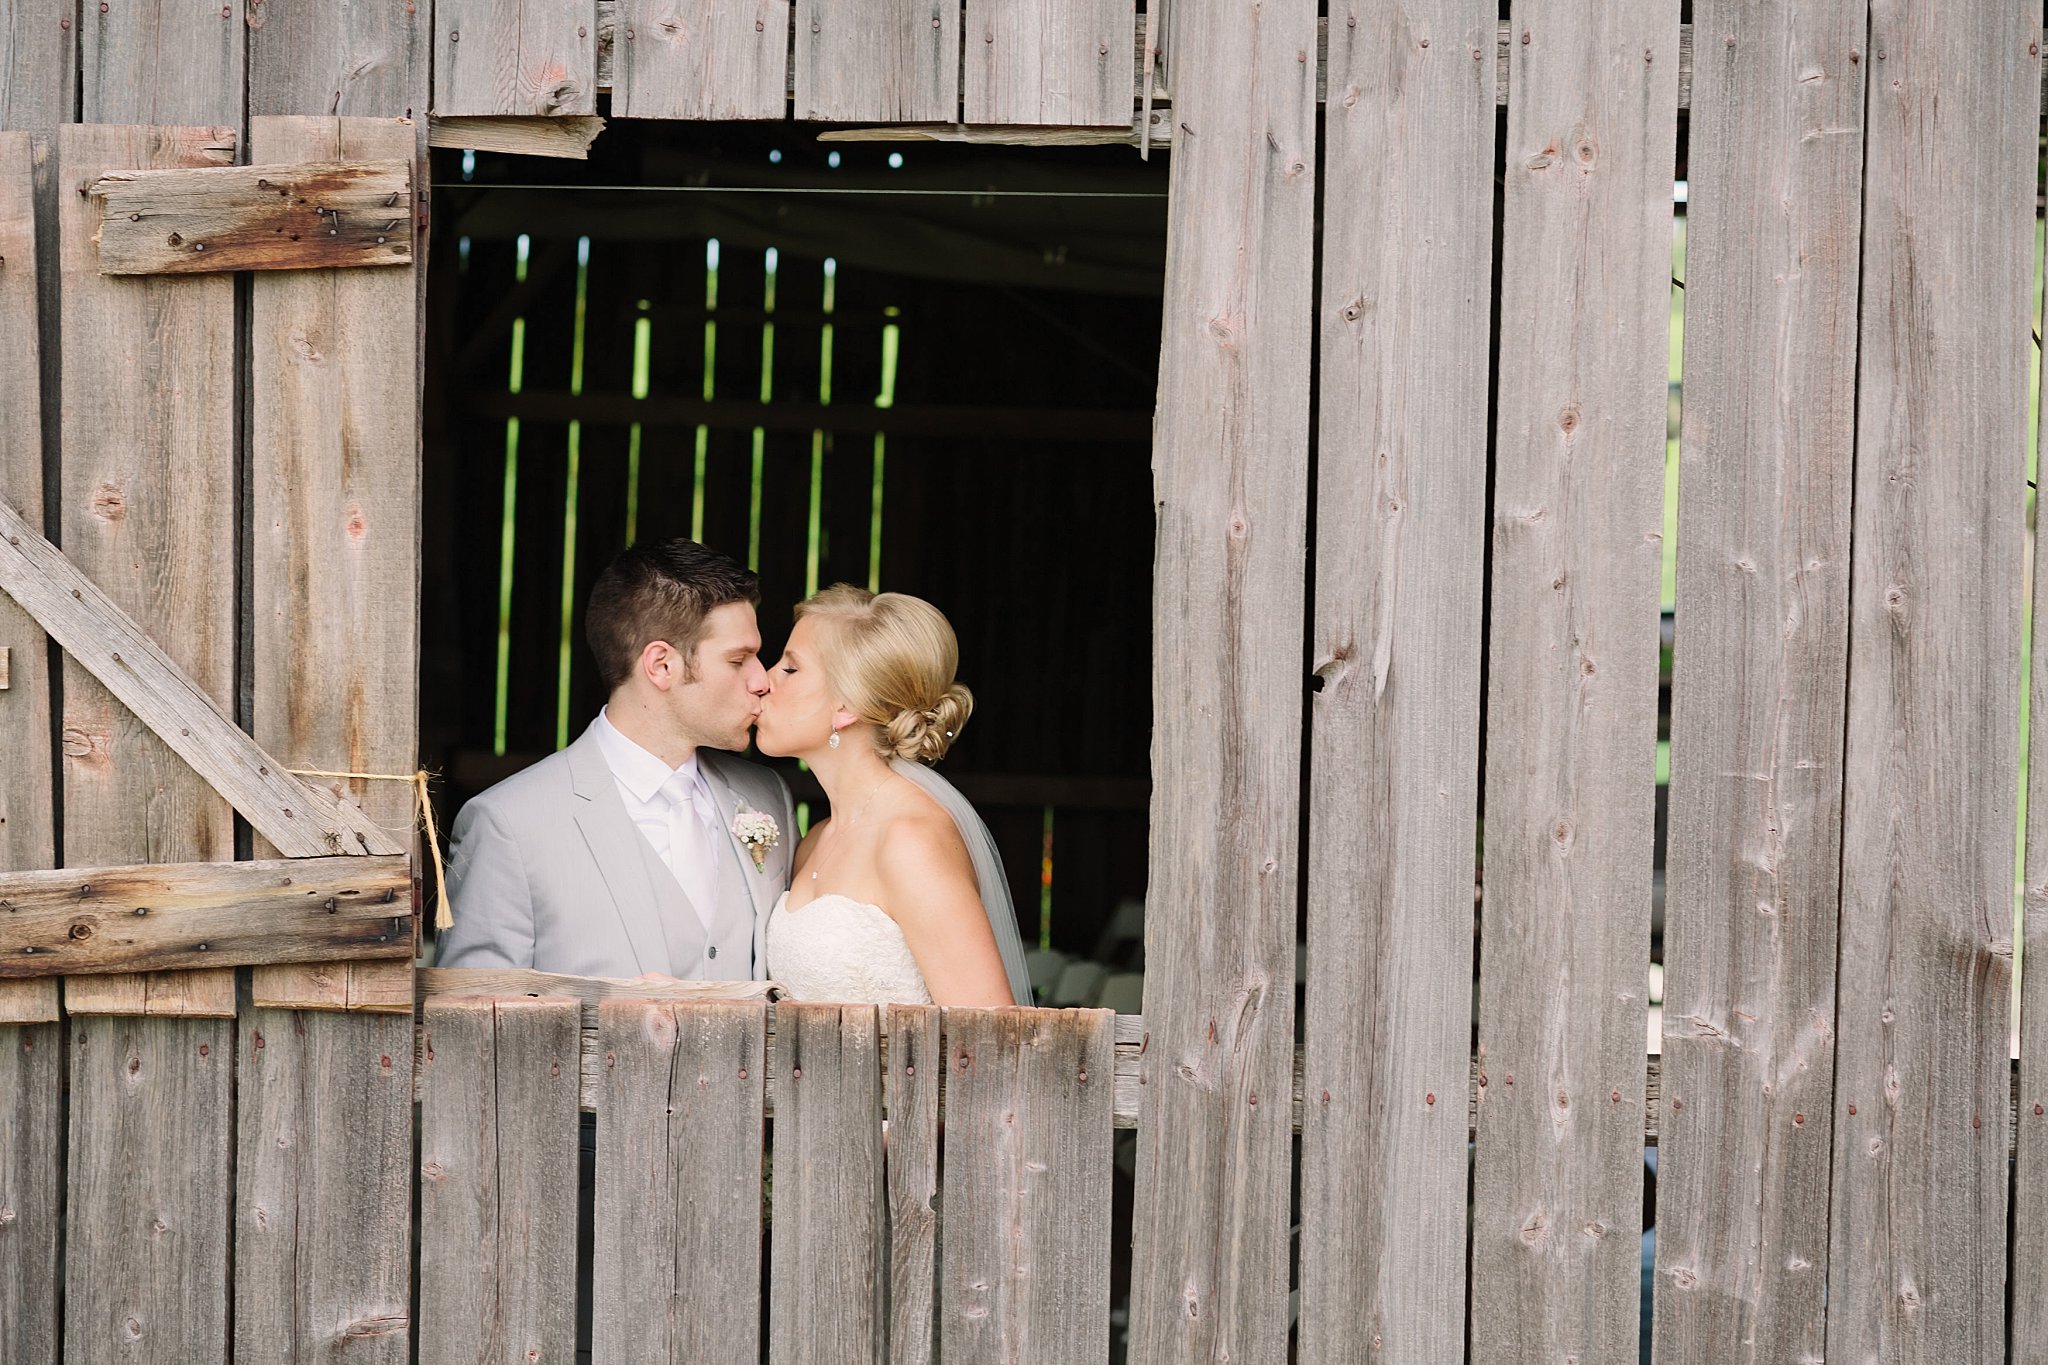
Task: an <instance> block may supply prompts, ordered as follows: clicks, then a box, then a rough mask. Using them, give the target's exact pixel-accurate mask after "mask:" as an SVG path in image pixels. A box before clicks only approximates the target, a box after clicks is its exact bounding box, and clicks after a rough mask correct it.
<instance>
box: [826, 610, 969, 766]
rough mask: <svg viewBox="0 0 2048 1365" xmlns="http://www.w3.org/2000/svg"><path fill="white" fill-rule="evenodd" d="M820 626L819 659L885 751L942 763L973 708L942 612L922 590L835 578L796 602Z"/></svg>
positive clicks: (891, 755)
mask: <svg viewBox="0 0 2048 1365" xmlns="http://www.w3.org/2000/svg"><path fill="white" fill-rule="evenodd" d="M796 614H797V618H798V619H799V620H802V619H804V618H809V619H810V620H811V621H812V622H813V623H814V629H815V632H816V640H817V648H818V655H819V659H818V661H819V664H820V665H821V666H822V667H823V668H824V670H825V676H826V677H827V678H829V679H830V680H831V683H832V688H833V690H834V691H835V692H837V693H838V694H839V697H840V700H842V701H843V702H844V703H845V704H846V705H847V707H849V708H850V709H851V710H852V711H853V713H854V714H855V715H857V716H859V717H860V718H861V720H863V721H865V722H866V723H867V724H868V725H870V726H871V727H873V731H874V735H875V744H876V747H877V748H878V749H879V750H880V751H881V753H882V755H883V756H884V757H886V758H902V759H908V760H910V761H912V762H917V763H937V762H938V761H939V760H940V759H942V758H944V757H945V756H946V751H947V750H948V749H950V748H952V747H953V741H954V740H956V739H958V738H959V737H960V732H961V731H962V730H964V729H965V728H966V727H967V718H968V717H969V716H971V715H973V714H974V694H973V693H972V692H970V691H968V690H967V688H966V686H965V685H963V684H962V683H960V682H959V681H958V680H957V679H955V678H954V676H953V674H954V671H955V670H956V669H958V668H959V666H960V645H959V641H958V640H957V639H956V638H955V637H954V635H953V627H952V625H951V624H950V623H949V622H948V621H947V620H946V617H945V613H943V612H941V611H940V610H939V609H938V608H937V607H935V606H933V605H932V604H931V603H929V602H927V601H925V600H924V599H923V598H920V597H911V596H909V595H908V594H906V593H900V592H885V593H882V594H880V595H876V594H874V593H871V592H869V591H867V590H866V589H865V588H856V587H853V586H851V585H850V584H846V583H839V584H835V585H834V586H832V587H829V588H827V589H825V590H824V591H823V592H821V593H819V594H818V595H817V596H815V597H812V598H811V599H809V600H808V601H806V602H802V603H800V604H798V606H797V609H796Z"/></svg>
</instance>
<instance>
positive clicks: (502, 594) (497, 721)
mask: <svg viewBox="0 0 2048 1365" xmlns="http://www.w3.org/2000/svg"><path fill="white" fill-rule="evenodd" d="M532 250H533V239H532V238H531V237H529V236H528V235H527V234H525V233H523V232H522V233H520V234H519V244H518V251H517V256H516V262H515V264H514V266H513V273H512V278H513V280H514V281H515V282H516V283H519V284H524V283H526V262H527V259H528V257H529V256H530V255H531V254H532ZM525 368H526V319H525V318H523V317H516V318H514V319H512V365H511V373H510V374H509V375H508V376H507V379H506V388H507V390H508V391H509V392H512V393H518V392H519V385H520V380H521V378H522V376H523V373H524V371H525ZM518 511H519V419H518V418H517V417H507V418H506V419H505V495H504V519H503V522H502V524H501V525H500V526H499V529H498V660H497V663H498V667H497V678H496V684H497V695H496V698H495V702H494V706H493V712H492V725H491V748H492V752H493V753H496V754H499V755H501V756H502V755H503V754H504V752H505V717H506V707H507V701H508V699H509V697H510V695H511V691H512V549H513V535H512V530H513V525H514V523H515V522H516V521H517V519H518Z"/></svg>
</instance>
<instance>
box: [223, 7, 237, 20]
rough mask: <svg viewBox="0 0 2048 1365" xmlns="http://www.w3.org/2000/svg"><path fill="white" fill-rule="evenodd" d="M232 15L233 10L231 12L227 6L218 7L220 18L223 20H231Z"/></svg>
mask: <svg viewBox="0 0 2048 1365" xmlns="http://www.w3.org/2000/svg"><path fill="white" fill-rule="evenodd" d="M234 13H235V12H234V10H233V9H232V8H230V7H229V6H227V5H222V6H221V7H220V17H221V18H223V19H231V18H233V17H234Z"/></svg>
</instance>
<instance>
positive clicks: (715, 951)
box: [704, 943, 718, 957]
mask: <svg viewBox="0 0 2048 1365" xmlns="http://www.w3.org/2000/svg"><path fill="white" fill-rule="evenodd" d="M704 956H706V957H717V956H718V945H717V944H715V943H714V944H712V945H711V951H710V952H708V953H706V954H705V955H704Z"/></svg>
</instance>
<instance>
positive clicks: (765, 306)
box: [747, 246, 782, 573]
mask: <svg viewBox="0 0 2048 1365" xmlns="http://www.w3.org/2000/svg"><path fill="white" fill-rule="evenodd" d="M781 259H782V253H781V252H779V251H777V250H776V249H775V248H774V247H772V246H771V247H769V248H768V254H767V259H766V262H765V265H766V270H767V278H766V280H765V282H764V284H763V295H762V303H761V311H762V312H763V313H765V314H767V315H768V318H767V320H764V321H763V322H762V323H761V401H762V402H763V403H767V402H769V401H771V400H772V399H773V398H774V397H775V323H774V320H773V319H774V313H775V268H776V266H777V265H778V264H779V263H780V261H781ZM767 469H768V432H767V429H766V428H763V427H755V428H754V486H753V490H752V493H751V495H750V500H749V502H748V504H747V567H748V568H749V569H752V570H753V571H754V572H755V573H759V572H760V571H761V481H762V479H763V477H764V476H765V475H766V473H767Z"/></svg>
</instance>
